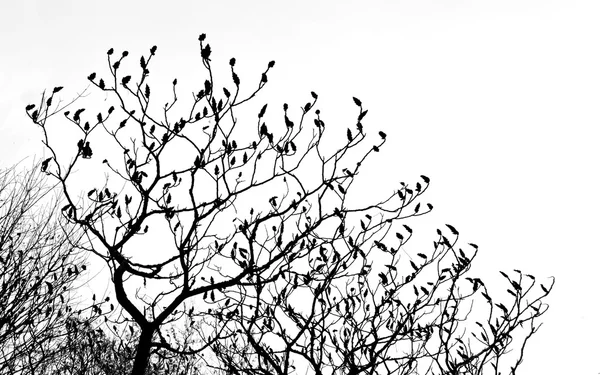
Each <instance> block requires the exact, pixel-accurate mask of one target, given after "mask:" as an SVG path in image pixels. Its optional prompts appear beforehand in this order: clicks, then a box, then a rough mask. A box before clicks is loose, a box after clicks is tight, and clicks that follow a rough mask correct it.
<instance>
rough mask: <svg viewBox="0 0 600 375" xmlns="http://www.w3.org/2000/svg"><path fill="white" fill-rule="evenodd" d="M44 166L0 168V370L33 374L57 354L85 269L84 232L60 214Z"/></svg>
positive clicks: (7, 372)
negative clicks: (42, 168) (81, 271)
mask: <svg viewBox="0 0 600 375" xmlns="http://www.w3.org/2000/svg"><path fill="white" fill-rule="evenodd" d="M39 167H40V164H39V163H38V164H36V165H35V166H34V169H22V170H19V166H18V165H17V166H13V167H11V168H7V169H4V170H2V171H0V270H1V272H0V280H2V284H1V285H0V311H1V313H0V373H2V374H25V373H28V374H35V373H39V371H40V369H41V368H43V367H44V366H45V365H46V364H47V363H49V362H51V361H53V360H54V358H55V356H56V355H57V350H56V344H57V343H58V342H60V339H61V338H62V337H63V334H64V328H65V322H66V319H67V317H68V316H70V315H71V314H72V312H73V311H72V303H73V300H72V292H73V290H74V288H75V284H74V283H75V281H76V279H77V277H78V275H79V274H80V270H82V269H85V265H84V264H83V258H82V253H81V250H80V248H79V244H80V242H81V241H80V240H81V232H80V231H78V230H77V228H76V227H74V226H69V225H67V224H66V223H65V222H64V221H63V220H61V218H60V216H59V215H58V210H57V207H59V206H58V204H59V200H58V199H56V197H53V196H52V194H53V193H54V192H55V190H54V189H53V187H51V186H48V185H47V184H46V183H45V179H44V177H45V176H44V175H43V174H42V173H40V170H39Z"/></svg>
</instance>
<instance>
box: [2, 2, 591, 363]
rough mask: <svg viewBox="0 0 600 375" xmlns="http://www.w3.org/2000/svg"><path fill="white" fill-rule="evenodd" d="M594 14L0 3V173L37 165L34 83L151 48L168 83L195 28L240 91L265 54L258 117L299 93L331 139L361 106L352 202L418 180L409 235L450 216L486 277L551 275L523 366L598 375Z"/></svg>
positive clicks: (527, 6)
mask: <svg viewBox="0 0 600 375" xmlns="http://www.w3.org/2000/svg"><path fill="white" fill-rule="evenodd" d="M365 4H369V6H368V7H365ZM599 20H600V2H598V1H584V0H545V1H534V0H519V1H513V0H503V1H486V0H481V1H466V0H444V1H442V0H437V1H432V0H426V1H424V0H421V1H381V0H378V1H375V0H370V1H368V2H366V1H361V2H359V1H337V0H336V1H313V0H310V1H301V2H300V1H298V2H284V1H265V0H260V1H242V0H238V1H199V0H195V1H170V2H166V1H128V2H124V1H114V0H106V1H101V2H97V1H94V2H91V1H75V0H72V1H67V0H54V1H42V0H39V1H34V0H22V1H10V2H8V1H2V2H1V5H0V165H1V166H7V165H10V164H12V163H14V162H16V161H18V160H20V159H21V158H23V157H25V156H28V155H32V154H34V153H36V154H37V155H39V156H41V150H42V148H41V144H40V132H39V131H38V129H36V128H35V127H34V126H33V125H32V124H31V123H30V121H29V120H28V119H27V118H26V117H25V114H24V107H25V105H26V104H28V103H29V102H37V101H38V100H39V93H41V91H42V90H43V89H51V88H52V87H54V86H58V85H61V86H65V90H63V92H62V94H64V95H63V98H65V99H67V98H69V97H70V96H72V95H73V94H74V93H75V92H77V91H81V90H82V89H83V88H85V86H86V85H87V80H86V77H87V75H88V74H89V73H91V72H93V71H96V72H98V74H102V75H106V72H107V70H106V69H107V68H106V60H105V56H106V55H105V52H106V50H107V49H108V48H109V47H114V48H115V49H116V50H117V51H119V52H120V51H121V50H123V49H128V50H129V51H130V52H131V54H132V61H133V62H132V66H133V67H135V66H137V63H136V61H137V59H138V58H139V54H140V53H141V52H144V53H146V51H147V49H148V48H149V47H151V46H152V45H154V44H156V45H158V53H157V57H156V65H154V68H153V70H152V72H153V73H154V74H156V76H155V77H153V79H155V80H160V79H163V81H164V82H163V84H164V85H165V87H168V83H169V82H171V80H172V79H173V78H175V77H177V78H179V80H180V81H181V82H183V81H185V79H186V77H195V76H194V74H196V73H197V72H198V70H199V58H198V56H199V53H198V48H197V36H198V34H199V33H202V32H205V33H207V35H208V42H209V43H210V44H211V46H212V48H213V56H212V60H213V65H216V66H218V65H222V66H225V67H226V66H227V63H228V61H229V58H230V57H232V56H235V57H236V58H237V60H238V64H237V66H236V68H237V67H239V73H240V78H241V79H242V82H244V78H246V80H256V79H258V77H259V74H260V73H259V72H260V71H262V70H263V69H264V68H265V67H266V63H267V62H268V61H269V60H271V59H274V60H276V61H277V64H276V66H275V69H274V71H273V73H272V74H270V75H269V84H268V85H267V88H266V89H265V92H264V94H263V95H262V96H261V97H260V98H259V99H258V100H257V102H256V103H255V106H256V107H257V110H258V108H259V106H260V105H262V104H263V103H264V102H266V101H269V102H270V103H273V108H275V107H277V108H280V106H281V103H282V102H284V101H287V102H288V103H290V106H291V107H292V108H297V107H298V106H300V105H303V104H304V103H305V102H306V101H307V100H308V99H309V98H310V91H311V90H314V91H316V92H317V93H319V100H320V104H319V105H318V107H319V108H320V109H321V111H322V112H323V118H324V119H325V121H326V123H327V124H328V126H329V127H330V130H329V131H330V132H332V133H333V132H334V131H338V132H339V134H340V136H342V137H343V136H344V132H345V129H346V128H347V127H348V126H353V119H354V118H355V116H356V107H355V106H354V104H353V103H352V96H356V97H358V98H360V99H361V100H362V102H363V103H364V106H365V108H367V109H369V114H368V115H367V117H366V119H365V121H364V124H365V128H366V130H367V131H370V132H371V134H375V133H376V131H378V130H384V131H385V132H386V133H388V136H389V137H388V138H389V142H388V144H387V145H386V146H387V147H385V148H384V149H383V150H382V152H381V153H380V155H379V158H378V159H377V162H376V163H373V164H371V165H370V166H369V168H368V170H365V173H364V176H363V180H362V181H363V183H364V187H363V188H364V189H365V193H367V192H368V193H370V194H377V193H380V194H383V193H385V192H389V191H391V190H393V189H394V188H396V187H397V183H398V182H399V181H406V182H409V183H412V182H416V181H417V179H418V176H419V175H420V174H425V175H427V176H429V177H430V178H431V180H432V185H431V188H430V190H429V192H428V193H427V194H426V196H425V199H426V201H427V202H431V203H432V204H433V205H434V206H435V209H434V212H433V213H432V214H431V215H429V218H427V219H425V218H422V220H421V222H422V223H423V224H425V223H426V224H427V225H420V224H419V228H420V234H421V235H422V236H423V237H424V238H426V237H427V236H431V237H432V238H433V235H434V233H435V229H436V227H439V226H442V225H443V224H444V223H451V224H453V225H454V226H455V227H457V228H458V229H459V231H460V232H461V235H462V239H463V241H464V243H466V242H474V243H477V244H478V245H479V246H480V249H481V252H480V255H479V257H478V258H477V260H476V267H475V269H474V270H473V271H474V272H475V273H479V274H483V275H485V276H484V277H485V278H484V280H487V282H488V283H493V282H495V281H496V282H501V281H502V280H501V279H502V278H501V276H499V274H498V273H497V272H495V271H496V270H499V269H505V270H511V269H513V268H519V269H521V270H523V271H524V272H528V273H531V274H534V275H536V276H538V277H539V278H545V277H549V276H551V275H553V276H555V277H556V278H557V284H556V288H555V290H554V292H553V294H552V295H551V298H549V299H548V301H547V302H549V303H550V305H551V309H550V311H549V312H548V313H547V314H546V315H545V320H544V326H543V327H542V329H541V330H540V331H539V333H538V334H537V335H535V336H534V337H533V339H532V340H531V342H530V344H529V346H528V349H527V352H526V355H525V362H524V364H523V366H522V369H521V374H523V375H534V374H556V375H558V374H597V373H598V372H600V363H599V361H598V360H597V359H596V358H597V355H598V353H600V345H599V344H598V340H597V338H598V337H600V322H599V320H598V310H599V308H600V303H599V302H598V298H597V294H598V286H599V285H600V282H599V281H598V279H597V275H598V272H597V267H598V264H599V263H600V255H599V252H598V250H599V249H598V247H599V246H598V245H597V241H596V239H595V233H596V232H597V231H598V228H599V227H600V220H599V219H598V211H599V210H600V199H599V198H598V197H599V192H600V177H599V174H598V173H599V172H598V162H599V161H600V158H599V156H600V151H599V150H600V148H599V147H597V142H598V140H599V139H600V138H599V136H598V132H597V131H596V129H597V128H598V124H599V122H600V114H599V110H598V109H599V108H600V106H599V104H600V43H599V42H600V22H599ZM136 56H137V57H136ZM134 63H135V64H136V65H133V64H134ZM155 82H157V81H155ZM155 86H156V84H155ZM96 99H97V100H102V99H101V98H99V97H98V96H96ZM335 128H337V129H335ZM334 129H335V130H334ZM330 135H331V134H330ZM373 181H376V183H375V184H374V183H373ZM369 183H370V185H369ZM367 189H368V190H367ZM421 228H422V229H421Z"/></svg>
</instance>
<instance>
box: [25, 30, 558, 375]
mask: <svg viewBox="0 0 600 375" xmlns="http://www.w3.org/2000/svg"><path fill="white" fill-rule="evenodd" d="M199 44H200V55H201V59H202V64H203V66H204V68H205V69H206V72H207V74H206V76H207V79H206V80H205V82H204V84H203V86H202V87H200V88H198V90H197V91H195V92H194V94H193V98H192V101H191V102H190V103H189V107H188V108H187V109H181V105H182V104H185V103H182V100H181V99H179V96H178V94H179V90H178V86H177V83H178V82H177V79H174V80H173V82H172V85H171V88H170V90H169V91H170V92H171V95H172V96H171V98H170V99H169V100H168V102H167V103H166V104H165V105H164V106H158V107H157V106H155V101H156V100H161V99H155V97H156V96H157V94H156V93H155V91H154V89H151V87H155V86H150V79H149V73H150V70H149V68H150V64H151V62H152V60H153V59H154V58H155V55H156V51H157V48H156V46H154V47H152V48H151V49H150V51H149V53H148V54H147V55H144V56H141V58H140V60H139V65H140V68H141V69H140V73H139V75H138V76H137V78H133V77H132V75H128V73H125V72H123V68H124V65H125V63H126V62H127V60H128V56H129V53H128V52H127V51H124V52H122V54H121V55H120V57H115V52H114V50H113V49H112V48H111V49H110V50H108V53H107V55H108V65H109V73H110V74H109V77H108V78H107V79H106V80H105V79H103V78H100V77H99V76H97V75H96V73H92V74H90V75H89V76H88V80H89V81H90V82H91V83H92V84H93V85H94V86H95V87H96V88H97V89H98V90H99V91H101V92H103V93H104V95H109V96H110V97H111V98H112V100H113V102H110V103H109V104H108V105H110V104H113V105H111V106H110V107H109V108H102V109H101V110H100V112H98V113H97V114H96V115H95V116H87V113H89V111H87V109H86V108H80V109H78V110H76V111H75V112H73V113H71V112H70V111H67V112H64V117H65V121H66V122H69V123H70V124H71V125H72V129H74V132H75V134H76V135H75V136H74V137H73V138H72V140H65V142H72V144H73V145H74V146H73V147H63V146H58V144H57V143H56V141H55V140H54V139H52V134H54V133H53V130H52V129H51V126H50V123H49V121H48V120H49V118H50V117H51V116H53V115H54V114H56V113H57V112H59V111H61V110H62V109H61V108H59V106H52V103H53V102H54V101H55V100H54V99H55V96H56V93H57V92H58V91H60V89H61V87H57V88H55V89H54V90H52V93H51V94H49V95H45V94H43V95H42V100H41V102H40V104H39V105H37V106H36V105H33V104H31V105H29V106H27V108H26V111H27V114H28V116H29V117H30V118H31V119H32V121H33V122H34V123H35V124H37V125H38V126H39V127H40V129H41V131H42V134H43V143H44V145H45V146H46V147H47V149H48V150H49V152H50V157H49V158H48V159H46V160H45V161H44V165H42V170H43V171H44V172H46V173H47V174H49V175H52V176H53V177H54V178H56V179H57V181H58V182H59V184H60V186H61V187H62V190H63V192H64V195H65V198H66V200H67V202H68V204H67V205H66V206H65V207H64V208H63V209H62V213H63V214H64V216H65V217H66V218H67V219H68V220H70V222H71V223H73V224H75V225H77V226H78V227H80V228H81V229H82V230H83V231H85V233H86V235H88V236H89V237H90V241H91V251H92V252H93V253H94V254H95V255H96V256H97V257H98V258H100V259H102V260H103V261H104V262H105V263H106V264H107V266H108V267H109V268H110V271H111V275H112V278H111V281H112V282H113V285H114V292H115V295H116V298H117V301H118V303H119V305H120V306H121V307H122V309H123V310H124V312H125V315H124V316H125V323H132V324H134V325H135V326H136V327H137V331H136V335H137V336H136V337H137V338H138V339H137V340H138V341H137V345H136V354H135V359H134V364H133V368H132V370H131V373H132V374H144V372H145V371H146V369H147V366H148V363H149V362H150V359H151V358H154V357H156V356H157V355H158V354H159V353H160V352H161V351H163V352H172V353H174V354H177V355H198V354H204V353H207V352H208V350H211V351H212V354H213V359H212V360H209V359H208V357H201V358H203V360H204V361H205V365H206V366H208V367H210V368H212V369H213V370H214V371H216V372H222V373H227V374H282V375H283V374H292V373H299V372H300V370H301V369H302V370H303V369H304V368H307V369H309V370H310V371H311V372H312V373H315V374H359V373H360V374H363V373H364V374H374V373H381V372H386V373H388V374H408V373H411V372H412V373H415V372H418V373H431V374H459V373H473V374H479V373H482V372H483V371H484V370H487V369H488V368H492V369H493V370H492V371H495V372H496V373H499V372H500V371H501V368H502V366H501V365H504V366H506V367H507V368H509V369H511V370H510V371H511V372H512V373H514V372H515V370H516V368H517V367H518V365H519V364H520V363H521V361H522V355H523V350H524V347H525V344H526V343H527V340H528V339H529V338H530V337H531V335H532V334H533V333H534V332H535V331H536V330H537V329H538V328H539V325H538V323H537V322H538V320H539V318H540V317H541V316H542V314H543V313H544V312H545V311H546V309H547V305H545V304H544V303H543V301H542V300H543V298H544V297H546V296H547V295H548V293H549V291H550V290H551V288H552V286H551V285H550V286H542V287H541V289H538V288H535V289H534V286H535V285H536V282H535V278H534V277H533V276H531V275H527V274H524V273H521V272H517V271H516V272H515V274H513V275H511V276H509V275H508V274H505V273H502V275H504V277H505V278H506V279H507V281H508V286H509V289H508V293H509V295H508V297H507V301H505V302H504V303H502V302H499V301H498V297H495V298H494V299H492V293H491V292H490V291H489V290H488V288H487V287H486V285H485V284H484V282H483V281H482V280H481V279H480V278H476V277H467V276H466V275H467V272H468V271H469V270H470V268H471V264H472V261H473V259H474V257H475V256H476V254H477V251H478V248H477V246H476V245H471V246H470V247H469V248H468V249H464V250H463V249H462V248H460V247H459V245H458V236H459V234H458V231H457V230H456V229H455V228H454V227H453V226H451V225H447V227H446V228H444V230H443V231H442V230H440V229H438V230H437V235H436V237H435V240H434V243H433V246H432V248H431V249H430V251H428V252H427V254H426V252H425V251H423V252H418V253H409V252H408V251H407V250H406V246H405V245H406V243H407V242H408V241H409V240H410V239H411V238H412V229H411V228H410V227H409V226H408V225H407V224H400V222H405V221H406V220H407V219H409V218H412V217H417V216H421V215H424V214H426V213H428V212H429V211H431V209H432V205H431V204H425V203H423V202H421V201H420V197H421V195H422V194H423V193H424V192H425V191H426V190H427V188H428V186H429V182H430V180H429V178H428V177H426V176H422V180H421V181H419V182H416V183H415V184H413V185H409V184H405V183H402V184H401V186H400V188H399V189H397V190H395V191H393V192H392V193H391V194H389V195H388V196H387V197H384V198H383V199H381V200H379V199H374V198H373V197H371V196H369V195H367V196H364V194H363V198H364V199H362V201H359V202H356V201H357V199H356V194H353V193H356V191H355V189H353V187H354V181H355V180H356V179H357V178H358V176H359V174H360V171H361V168H362V167H363V166H364V165H365V163H366V162H367V159H368V158H370V157H372V156H373V155H375V154H377V153H378V152H379V150H380V148H381V147H382V146H383V145H384V144H385V143H386V142H388V138H387V135H386V134H385V133H384V132H382V131H379V132H376V133H375V132H371V131H368V130H367V128H366V127H364V126H363V121H364V120H365V116H366V115H367V110H366V109H365V108H364V107H363V104H362V102H361V101H360V100H359V99H357V98H353V101H354V104H355V105H356V109H357V119H356V124H355V127H353V128H348V129H347V130H346V131H345V132H344V134H342V135H341V136H339V137H338V138H336V139H330V138H326V137H325V133H326V128H327V127H326V125H325V121H324V120H323V117H322V116H321V112H320V111H319V110H318V109H316V104H317V100H318V95H317V94H316V93H314V92H311V99H310V101H309V102H307V103H306V104H305V105H303V106H301V107H300V110H299V111H295V110H292V109H290V108H289V106H288V105H287V104H283V111H282V112H280V114H279V118H280V121H281V123H282V126H268V125H267V117H268V116H267V104H263V105H262V106H260V110H258V116H257V119H255V120H254V121H255V122H254V124H255V125H254V126H255V128H254V129H250V127H251V124H252V122H251V121H250V120H242V119H238V118H237V117H236V114H238V113H239V111H240V106H242V105H243V104H246V103H248V102H249V101H250V100H251V99H254V100H258V96H257V94H258V93H259V92H260V91H261V90H262V89H263V88H264V87H265V85H266V83H267V82H268V74H269V71H270V70H271V69H272V68H273V67H274V65H275V62H274V61H271V62H269V63H268V65H267V68H266V69H265V70H264V71H263V72H262V73H261V75H260V76H261V77H260V79H259V80H258V83H257V85H256V86H254V88H253V89H250V90H249V91H248V92H247V93H245V94H243V92H242V89H241V88H242V85H241V80H240V78H239V76H238V75H237V73H236V70H235V66H236V60H235V58H232V59H231V60H230V61H229V66H230V71H231V81H229V83H227V84H226V85H224V86H218V85H217V78H216V72H214V71H213V68H212V65H211V64H212V60H211V56H212V49H211V46H210V45H209V44H208V43H206V40H205V35H204V34H202V35H200V37H199ZM153 84H154V83H153ZM159 93H160V90H159ZM59 105H60V104H59ZM257 109H258V108H257ZM274 119H275V117H269V122H271V121H274ZM65 126H66V125H65V124H61V130H60V132H61V136H62V137H65V134H68V132H67V131H66V130H65ZM368 133H375V134H373V136H371V135H368ZM327 134H329V133H327ZM76 167H77V168H80V170H81V171H82V172H81V176H82V177H84V178H83V179H82V180H84V181H86V182H88V181H89V183H88V184H87V186H85V187H83V186H80V185H81V184H79V183H75V180H74V175H75V174H76ZM104 175H106V176H107V177H106V178H105V179H103V180H102V181H100V180H99V179H98V176H104ZM94 177H96V178H94ZM82 191H83V192H86V193H84V194H81V192H82ZM117 192H118V193H117ZM80 195H82V196H83V198H82V199H81V200H77V199H76V197H78V196H80ZM365 200H368V202H366V203H365ZM394 233H395V235H394ZM390 234H392V235H390ZM149 248H151V249H152V250H153V251H151V250H150V249H149ZM183 320H187V321H188V322H189V323H186V335H188V337H191V338H190V339H189V340H187V341H186V343H185V344H184V345H181V344H178V342H181V341H180V340H177V339H175V338H173V337H172V336H171V335H168V334H167V332H169V330H171V329H173V327H176V326H178V325H179V326H181V325H182V324H184V323H183ZM207 327H210V328H211V329H207ZM471 336H473V337H471ZM512 349H517V353H520V355H518V356H516V357H511V356H510V355H508V353H509V351H510V350H512ZM501 359H502V361H500V360H501ZM505 362H506V363H507V364H505Z"/></svg>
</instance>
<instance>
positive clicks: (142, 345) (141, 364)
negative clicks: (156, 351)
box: [131, 328, 154, 375]
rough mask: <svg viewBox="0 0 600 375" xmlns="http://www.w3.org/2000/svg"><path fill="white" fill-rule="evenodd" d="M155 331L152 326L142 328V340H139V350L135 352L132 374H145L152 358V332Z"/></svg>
mask: <svg viewBox="0 0 600 375" xmlns="http://www.w3.org/2000/svg"><path fill="white" fill-rule="evenodd" d="M153 333H154V331H153V330H152V329H151V328H145V329H142V334H141V335H140V341H139V342H138V346H137V352H136V353H135V361H134V362H133V369H132V370H131V375H144V374H146V368H147V367H148V362H149V360H150V344H151V343H152V334H153Z"/></svg>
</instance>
